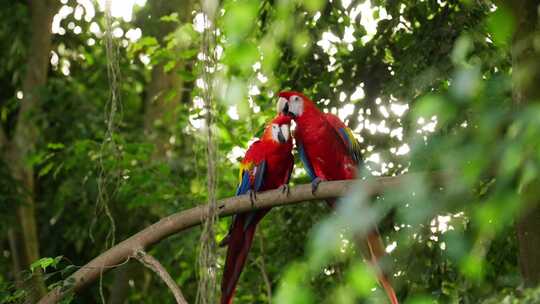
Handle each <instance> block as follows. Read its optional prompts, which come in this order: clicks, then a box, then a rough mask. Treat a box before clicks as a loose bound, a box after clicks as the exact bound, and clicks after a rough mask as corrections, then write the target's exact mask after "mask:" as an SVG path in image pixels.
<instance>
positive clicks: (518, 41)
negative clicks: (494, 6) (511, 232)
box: [509, 0, 540, 286]
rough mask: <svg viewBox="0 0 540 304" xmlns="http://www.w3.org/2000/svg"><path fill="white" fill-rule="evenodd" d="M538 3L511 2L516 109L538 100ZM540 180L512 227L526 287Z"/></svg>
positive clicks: (534, 252) (539, 210)
mask: <svg viewBox="0 0 540 304" xmlns="http://www.w3.org/2000/svg"><path fill="white" fill-rule="evenodd" d="M539 4H540V1H538V0H519V1H511V4H509V5H510V9H511V10H512V11H513V14H514V16H515V20H516V31H515V34H514V40H513V43H512V67H513V74H512V78H513V101H514V105H515V108H516V109H518V110H519V109H521V108H522V107H523V106H526V105H527V104H528V103H531V102H538V101H539V100H540V87H539V86H538V84H539V83H540V56H539V54H538V52H537V51H536V50H535V48H534V45H533V42H534V39H533V38H534V37H535V36H536V37H538V36H537V35H538V32H537V31H538V5H539ZM537 189H540V180H539V179H536V180H535V181H534V182H533V183H531V184H530V185H529V186H528V187H526V188H525V189H524V191H523V192H522V193H523V198H524V201H525V202H526V206H525V208H524V212H523V213H522V215H521V216H520V218H519V219H518V221H517V224H516V232H517V238H518V246H519V256H518V259H519V265H520V268H521V274H522V276H523V280H524V283H525V285H526V286H536V285H538V284H539V283H540V198H539V197H538V190H537Z"/></svg>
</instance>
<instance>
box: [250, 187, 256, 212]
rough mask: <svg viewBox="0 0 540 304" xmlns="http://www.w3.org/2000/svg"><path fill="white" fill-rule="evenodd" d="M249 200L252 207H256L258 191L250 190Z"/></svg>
mask: <svg viewBox="0 0 540 304" xmlns="http://www.w3.org/2000/svg"><path fill="white" fill-rule="evenodd" d="M248 193H249V201H250V202H251V208H253V207H255V201H256V200H257V192H255V191H254V190H249V191H248Z"/></svg>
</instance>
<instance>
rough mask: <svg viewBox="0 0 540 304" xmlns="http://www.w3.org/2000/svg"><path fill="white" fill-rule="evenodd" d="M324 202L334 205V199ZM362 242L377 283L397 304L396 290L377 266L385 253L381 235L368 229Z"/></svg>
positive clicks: (393, 302)
mask: <svg viewBox="0 0 540 304" xmlns="http://www.w3.org/2000/svg"><path fill="white" fill-rule="evenodd" d="M326 204H328V206H329V207H330V208H332V209H334V208H335V207H336V201H335V200H332V199H330V200H326ZM361 242H362V243H364V242H365V243H366V245H367V248H368V249H369V261H370V264H371V266H372V267H373V269H374V270H375V271H376V273H377V280H378V281H379V284H381V286H382V287H383V288H384V291H385V292H386V295H387V296H388V299H389V300H390V302H391V303H392V304H399V301H398V299H397V296H396V292H395V291H394V288H393V287H392V284H390V281H389V280H388V278H387V276H386V274H385V273H384V272H383V270H382V269H381V267H380V266H379V260H380V259H381V258H382V257H383V256H385V255H386V251H385V249H384V245H383V242H382V238H381V235H380V234H379V231H378V230H377V228H375V229H373V230H372V231H370V232H369V233H368V235H367V238H366V239H364V240H362V241H361Z"/></svg>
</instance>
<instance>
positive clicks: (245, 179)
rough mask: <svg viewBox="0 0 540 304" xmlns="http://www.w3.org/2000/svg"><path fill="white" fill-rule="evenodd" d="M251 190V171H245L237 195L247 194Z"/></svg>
mask: <svg viewBox="0 0 540 304" xmlns="http://www.w3.org/2000/svg"><path fill="white" fill-rule="evenodd" d="M248 190H249V170H244V171H243V172H242V181H240V185H238V188H237V189H236V195H242V194H246V193H247V192H248Z"/></svg>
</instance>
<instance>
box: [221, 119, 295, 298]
mask: <svg viewBox="0 0 540 304" xmlns="http://www.w3.org/2000/svg"><path fill="white" fill-rule="evenodd" d="M290 123H291V118H290V117H289V116H286V115H278V116H277V117H275V118H274V119H273V120H272V121H271V122H270V123H269V124H268V125H267V126H266V128H265V130H264V133H263V135H262V138H261V139H260V140H258V141H256V142H254V143H253V144H252V145H251V146H250V147H249V149H248V150H247V152H246V155H245V157H244V159H243V160H242V163H241V164H240V184H239V185H238V189H237V190H236V195H242V194H246V193H249V194H250V199H251V200H252V203H253V199H254V198H255V193H256V192H259V191H265V190H270V189H276V188H282V191H283V192H285V191H288V190H289V188H288V186H287V184H288V182H289V178H290V176H291V172H292V169H293V166H294V158H293V155H292V146H293V145H292V138H291V136H290V131H289V130H290ZM268 211H270V208H268V209H262V210H256V211H250V212H246V213H242V214H237V215H235V216H234V218H233V222H232V224H231V227H230V229H229V234H228V235H227V236H226V237H225V239H224V240H223V241H222V242H221V245H228V248H227V258H226V260H225V269H224V271H223V279H222V281H221V304H230V303H232V301H233V295H234V292H235V290H236V284H237V282H238V279H239V278H240V273H241V272H242V268H243V267H244V264H245V262H246V259H247V254H248V252H249V249H250V248H251V243H252V241H253V235H254V234H255V229H256V227H257V223H259V221H260V220H261V219H262V218H263V217H264V216H265V215H266V213H268Z"/></svg>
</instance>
